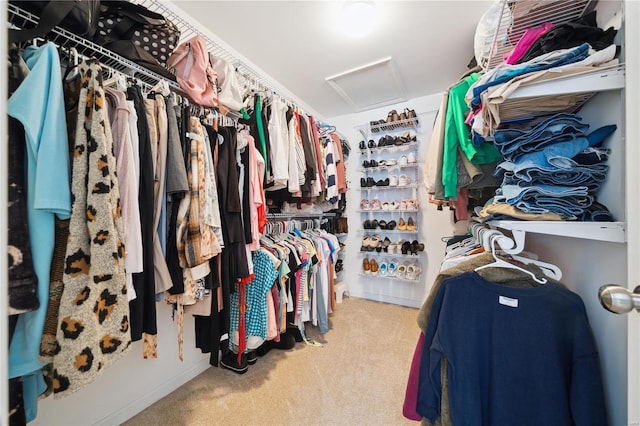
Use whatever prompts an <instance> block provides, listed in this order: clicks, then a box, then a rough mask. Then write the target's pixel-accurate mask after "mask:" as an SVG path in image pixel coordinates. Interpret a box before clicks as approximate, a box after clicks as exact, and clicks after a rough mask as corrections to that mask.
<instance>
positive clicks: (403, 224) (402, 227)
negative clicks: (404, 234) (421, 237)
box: [398, 218, 407, 231]
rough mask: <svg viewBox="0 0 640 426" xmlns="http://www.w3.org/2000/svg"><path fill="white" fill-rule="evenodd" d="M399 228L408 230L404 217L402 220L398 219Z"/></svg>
mask: <svg viewBox="0 0 640 426" xmlns="http://www.w3.org/2000/svg"><path fill="white" fill-rule="evenodd" d="M398 230H399V231H406V230H407V224H406V222H405V221H404V219H403V218H400V220H398Z"/></svg>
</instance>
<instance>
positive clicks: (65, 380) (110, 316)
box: [53, 60, 131, 397]
mask: <svg viewBox="0 0 640 426" xmlns="http://www.w3.org/2000/svg"><path fill="white" fill-rule="evenodd" d="M79 68H80V75H81V78H82V89H81V91H80V99H79V104H78V125H77V127H76V135H75V145H74V151H73V159H72V160H73V163H72V164H73V169H72V178H71V185H72V186H71V190H72V213H71V220H70V224H69V240H68V244H67V252H66V257H65V265H64V275H63V278H62V279H63V283H64V290H63V293H62V297H61V301H60V313H59V317H58V327H57V333H56V341H57V347H56V353H55V355H54V357H53V368H54V370H53V371H54V372H53V376H54V377H53V391H54V395H55V396H57V397H60V396H65V395H68V394H71V393H72V392H75V391H77V390H79V389H81V388H82V387H84V386H86V385H87V384H89V383H91V382H92V381H94V380H95V379H96V378H97V377H98V375H99V374H100V373H101V372H102V371H104V369H105V367H107V366H108V365H109V364H111V363H113V362H114V361H115V360H116V359H118V358H120V357H121V356H122V354H123V353H124V352H126V351H127V349H129V347H130V345H131V333H130V331H129V304H128V301H127V287H126V278H125V262H124V257H125V248H124V244H123V242H122V237H123V232H122V218H121V213H120V196H119V189H118V180H117V177H116V164H115V158H114V156H113V149H112V144H113V140H112V136H111V128H110V125H109V120H108V117H107V109H106V104H105V97H104V90H103V87H102V70H101V68H100V66H99V65H98V64H97V63H96V62H95V61H91V60H90V61H88V62H83V63H82V64H80V66H79Z"/></svg>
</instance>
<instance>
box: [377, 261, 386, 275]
mask: <svg viewBox="0 0 640 426" xmlns="http://www.w3.org/2000/svg"><path fill="white" fill-rule="evenodd" d="M388 267H389V266H388V265H387V261H386V260H383V261H381V262H380V264H379V265H378V275H380V276H381V277H386V276H387V272H388Z"/></svg>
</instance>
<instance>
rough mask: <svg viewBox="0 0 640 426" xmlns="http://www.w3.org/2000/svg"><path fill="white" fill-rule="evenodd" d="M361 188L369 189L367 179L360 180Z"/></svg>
mask: <svg viewBox="0 0 640 426" xmlns="http://www.w3.org/2000/svg"><path fill="white" fill-rule="evenodd" d="M360 187H361V188H366V187H367V180H366V179H365V178H360Z"/></svg>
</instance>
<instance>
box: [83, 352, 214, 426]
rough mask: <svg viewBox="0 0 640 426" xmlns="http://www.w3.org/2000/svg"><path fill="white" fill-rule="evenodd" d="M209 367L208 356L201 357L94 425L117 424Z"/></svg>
mask: <svg viewBox="0 0 640 426" xmlns="http://www.w3.org/2000/svg"><path fill="white" fill-rule="evenodd" d="M209 367H211V366H210V365H209V357H206V358H204V359H202V360H201V361H199V362H197V363H196V364H194V365H193V366H192V367H191V368H189V369H188V370H186V371H185V372H183V373H182V374H180V375H178V376H175V377H173V378H171V379H169V380H167V381H166V382H165V383H163V384H162V385H160V386H158V387H157V388H155V389H154V390H153V391H151V392H149V393H147V394H146V395H144V396H142V397H141V398H138V399H136V400H135V401H131V403H129V404H127V405H126V406H124V407H118V411H116V412H113V413H111V414H110V415H108V416H106V417H104V418H103V419H102V420H100V421H98V422H96V423H95V424H96V425H119V424H122V423H123V422H125V421H126V420H129V419H130V418H132V417H133V416H135V415H136V414H138V413H139V412H141V411H142V410H144V409H145V408H147V407H149V406H150V405H151V404H153V403H154V402H156V401H159V400H160V399H162V398H164V397H165V396H167V395H168V394H170V393H171V392H173V391H174V390H176V389H178V388H179V387H180V386H182V385H184V384H185V383H187V382H188V381H189V380H191V379H193V378H195V377H196V376H198V375H199V374H200V373H202V372H204V371H205V370H207V369H208V368H209Z"/></svg>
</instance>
